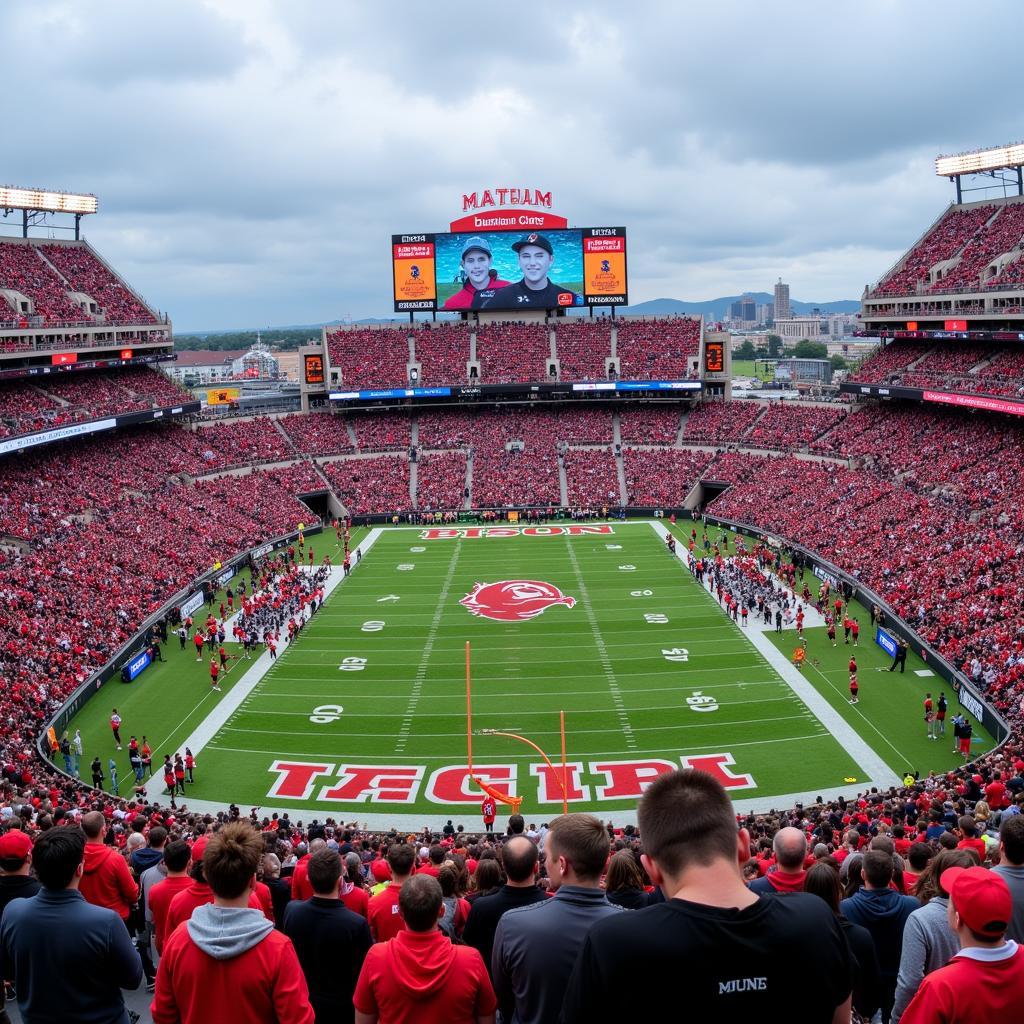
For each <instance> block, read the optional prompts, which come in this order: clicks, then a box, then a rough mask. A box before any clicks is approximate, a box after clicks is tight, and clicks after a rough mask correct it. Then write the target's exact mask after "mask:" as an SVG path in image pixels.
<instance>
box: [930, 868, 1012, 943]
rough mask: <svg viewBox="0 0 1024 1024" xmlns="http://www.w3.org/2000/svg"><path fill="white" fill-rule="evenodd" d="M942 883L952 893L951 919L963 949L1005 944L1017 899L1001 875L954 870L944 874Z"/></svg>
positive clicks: (985, 869)
mask: <svg viewBox="0 0 1024 1024" xmlns="http://www.w3.org/2000/svg"><path fill="white" fill-rule="evenodd" d="M939 883H940V885H941V886H942V888H943V889H944V890H945V891H946V892H948V893H949V907H948V910H947V920H948V921H949V926H950V927H951V928H952V929H953V931H955V932H956V934H957V936H958V937H959V939H960V945H961V947H967V946H996V945H999V944H1000V943H1002V941H1003V936H1004V935H1005V933H1006V929H1007V928H1008V927H1009V925H1010V918H1011V917H1012V915H1013V898H1012V897H1011V895H1010V889H1009V886H1007V884H1006V882H1005V881H1004V880H1003V878H1002V876H1001V875H998V874H996V873H995V872H994V871H989V870H988V869H987V868H983V867H970V868H961V867H953V868H947V869H946V870H945V871H943V873H942V876H941V877H940V879H939Z"/></svg>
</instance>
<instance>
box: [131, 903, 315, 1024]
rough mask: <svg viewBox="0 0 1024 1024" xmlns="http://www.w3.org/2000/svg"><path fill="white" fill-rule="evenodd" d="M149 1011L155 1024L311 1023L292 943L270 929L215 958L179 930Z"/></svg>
mask: <svg viewBox="0 0 1024 1024" xmlns="http://www.w3.org/2000/svg"><path fill="white" fill-rule="evenodd" d="M211 909H212V908H211ZM150 1012H151V1013H152V1014H153V1022H154V1024H211V1022H213V1021H245V1022H246V1024H313V1022H314V1017H313V1009H312V1007H311V1006H310V1005H309V989H308V988H307V986H306V979H305V976H304V975H303V973H302V968H301V967H300V966H299V958H298V957H297V956H296V955H295V947H294V946H293V945H292V941H291V939H289V938H288V937H287V936H286V935H283V934H282V933H281V932H278V931H274V930H273V929H271V930H270V931H269V932H267V934H266V936H265V937H263V938H262V939H260V940H259V941H258V942H257V943H256V944H255V945H253V946H251V947H250V948H248V949H246V950H245V951H244V952H242V953H240V954H238V955H237V956H231V955H225V956H218V957H216V958H215V957H214V956H211V955H210V954H209V953H207V952H205V951H204V950H203V949H201V948H200V947H199V946H198V945H197V944H196V941H195V940H194V939H193V936H192V934H191V932H190V930H189V925H187V924H186V925H185V926H184V927H182V928H178V929H177V930H176V931H175V932H174V934H173V935H170V936H168V938H167V941H166V942H165V943H164V951H163V955H162V956H161V957H160V966H159V968H158V969H157V976H156V993H155V994H154V996H153V1004H152V1006H151V1007H150Z"/></svg>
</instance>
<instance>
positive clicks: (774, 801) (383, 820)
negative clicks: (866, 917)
mask: <svg viewBox="0 0 1024 1024" xmlns="http://www.w3.org/2000/svg"><path fill="white" fill-rule="evenodd" d="M597 522H600V521H596V520H595V521H594V524H595V525H596V523H597ZM608 522H609V525H612V526H640V525H647V526H649V527H650V528H651V529H653V530H654V532H655V534H656V536H657V537H658V538H659V540H661V542H662V543H664V540H665V534H666V533H667V532H668V531H667V526H668V524H667V521H659V520H655V519H647V520H642V519H641V520H637V519H633V520H610V521H608ZM685 522H686V520H680V521H679V523H677V525H682V524H685ZM556 525H557V524H556ZM584 525H587V524H584ZM441 528H443V525H442V527H441ZM424 529H430V527H426V526H404V527H401V526H400V527H393V526H389V527H385V528H381V527H375V528H374V529H372V530H371V531H370V533H369V534H368V535H367V537H366V538H365V539H364V540H363V542H362V543H361V544H360V545H359V547H360V549H361V550H362V552H363V554H364V555H366V554H367V553H368V552H369V550H370V549H371V548H372V547H373V545H374V544H375V543H376V542H377V540H378V539H379V538H380V536H381V535H382V534H383V533H384V532H385V530H387V532H389V533H392V532H409V533H412V532H416V533H418V532H420V531H421V530H424ZM453 539H454V538H453ZM552 539H553V538H552ZM676 541H677V551H676V557H677V558H678V559H679V561H680V562H681V564H682V568H683V569H684V570H686V571H687V572H688V571H689V569H688V568H687V565H686V554H687V553H688V552H687V548H686V543H685V541H682V540H681V538H679V537H676ZM355 568H356V567H353V571H355ZM343 580H344V573H343V571H342V569H341V568H340V567H335V568H333V569H332V572H331V577H330V579H329V580H328V582H327V585H326V587H325V588H324V589H325V594H324V600H325V603H326V600H327V598H329V597H330V596H331V594H333V592H334V590H335V589H336V588H337V587H338V586H339V585H340V584H341V583H342V582H343ZM805 613H806V622H807V625H808V626H814V625H821V624H823V620H822V619H821V617H820V616H819V615H818V613H817V611H816V610H815V609H814V608H813V607H809V608H806V609H805ZM722 614H723V615H724V612H723V613H722ZM735 628H736V630H737V631H738V632H739V633H740V634H741V635H744V636H747V637H749V639H750V641H751V643H752V644H753V645H754V647H755V649H756V650H757V651H758V652H759V653H760V654H761V656H762V657H763V658H764V659H765V661H766V662H768V664H769V665H770V666H771V667H772V668H773V669H774V670H775V672H776V673H778V675H779V677H780V678H781V679H782V680H783V681H784V682H785V683H786V684H787V685H788V686H789V687H790V689H791V690H792V691H793V692H794V693H795V694H796V696H797V697H798V698H799V699H800V700H801V701H802V702H803V704H804V705H805V706H806V707H807V709H808V710H809V711H810V712H811V714H812V715H814V716H815V718H817V719H818V721H819V722H820V723H821V725H822V726H823V727H824V728H825V729H826V731H827V732H828V733H829V734H830V735H831V736H833V737H834V738H835V739H836V740H837V741H838V742H839V743H840V745H841V746H842V747H843V748H844V749H845V750H846V751H847V753H849V754H850V756H851V757H853V758H854V759H855V760H856V761H857V763H858V764H859V765H860V767H861V768H862V769H863V770H864V771H867V772H869V773H870V776H871V777H870V778H868V779H859V780H858V781H857V782H856V783H850V784H848V785H846V786H844V787H839V788H834V789H819V790H808V791H805V792H800V793H783V794H776V795H768V796H760V795H758V796H749V797H745V796H744V795H743V793H742V791H741V792H737V793H736V794H735V795H733V794H730V799H731V800H732V802H733V805H734V807H735V808H736V811H737V813H747V812H750V813H754V814H761V813H766V812H768V811H772V810H776V809H780V808H788V807H792V806H793V805H794V804H797V803H803V804H810V803H813V802H814V801H815V800H816V799H817V798H818V797H821V798H822V799H824V800H832V799H835V798H837V797H839V796H845V797H847V798H851V797H853V796H855V795H856V794H857V793H861V792H864V791H866V790H869V789H871V788H872V787H876V786H877V787H878V788H879V789H888V788H889V787H890V786H894V785H897V784H898V783H899V781H900V778H899V776H898V775H897V774H896V773H895V772H894V771H892V769H890V768H889V767H888V766H887V765H886V764H885V762H884V761H883V760H882V759H881V758H880V757H879V756H878V755H877V754H876V753H875V752H874V750H872V748H871V747H870V746H869V745H868V744H867V742H866V741H865V740H863V739H862V738H861V737H860V736H859V735H858V733H857V732H856V731H855V730H854V729H853V727H852V726H850V725H849V724H848V723H847V722H846V721H844V720H843V718H842V716H841V715H840V714H839V713H838V712H837V711H836V710H835V709H834V708H833V707H832V706H831V705H830V704H829V703H828V701H826V700H825V698H824V697H822V696H821V695H820V694H819V693H818V691H817V690H815V689H814V687H813V686H812V685H811V684H810V683H809V682H808V681H807V680H806V679H805V678H804V677H803V675H802V674H801V673H800V672H798V671H797V670H796V668H794V667H793V666H792V665H791V664H790V662H789V660H788V659H787V658H786V657H785V655H783V654H782V653H781V652H780V651H779V650H778V649H777V648H776V647H775V646H774V644H772V643H771V641H770V640H768V639H767V638H766V637H765V636H764V632H765V631H766V630H767V629H769V628H771V629H774V626H772V627H766V626H764V625H763V624H762V627H761V628H757V627H756V626H755V624H754V623H753V621H751V624H750V625H749V626H748V627H747V628H746V629H744V628H742V627H741V626H739V625H736V627H735ZM790 629H792V627H790ZM272 664H273V662H272V661H271V660H270V654H269V652H264V653H263V654H261V655H260V657H259V658H257V659H256V661H254V662H253V664H252V667H251V668H250V669H249V670H248V672H246V674H245V675H244V676H243V677H242V679H241V680H240V681H239V682H238V684H237V685H236V686H234V687H233V688H232V689H231V691H230V692H229V693H227V694H226V695H225V697H224V698H223V699H222V700H221V702H220V703H219V704H218V705H217V706H216V708H214V709H213V711H212V712H211V713H210V714H209V715H208V716H207V717H206V718H205V719H203V721H202V722H201V723H200V724H199V725H198V726H197V728H196V729H195V730H194V731H193V733H192V734H191V735H190V736H189V737H188V739H186V740H185V741H184V742H182V743H181V744H179V745H178V749H179V750H184V748H185V747H186V746H187V747H188V748H189V749H190V750H191V751H192V752H193V754H195V755H196V756H197V757H196V760H197V768H198V767H200V765H199V759H198V755H199V753H200V752H201V751H202V750H203V748H204V747H205V746H206V745H207V744H208V743H209V742H210V741H211V740H212V739H213V738H214V736H216V735H217V733H218V732H219V731H220V730H221V729H222V728H223V727H224V726H225V725H226V724H227V722H228V720H229V719H230V718H231V717H232V716H233V715H234V714H235V713H236V712H237V711H238V710H239V708H240V707H241V705H242V704H243V703H244V701H245V700H246V699H247V698H248V697H249V695H250V694H251V693H252V692H253V690H255V688H256V686H257V685H258V684H259V683H260V681H261V680H262V679H263V677H264V676H265V675H266V674H267V672H268V671H269V670H270V667H271V665H272ZM208 696H209V695H207V696H204V698H203V699H204V700H205V699H207V698H208ZM161 753H163V752H162V751H161ZM394 760H395V758H394V757H387V758H372V757H361V758H360V761H361V762H365V763H369V764H372V763H373V762H374V761H381V762H386V763H393V762H394ZM577 760H582V761H583V762H584V763H585V764H586V763H588V762H590V761H593V760H599V758H597V757H596V756H594V757H591V756H589V755H587V756H584V757H581V758H578V759H577ZM158 770H159V769H158ZM163 789H164V786H163V782H162V776H161V777H158V775H157V774H154V775H153V777H152V779H150V781H149V783H148V784H147V786H146V795H147V797H149V799H151V800H154V801H158V802H159V803H161V804H163V805H165V804H166V801H167V799H168V798H166V797H164V796H162V793H163ZM229 802H230V798H229V797H228V798H227V799H224V800H198V799H197V800H189V799H188V797H187V795H186V796H185V797H183V798H181V801H180V803H179V814H180V813H181V809H182V808H187V809H188V810H189V811H193V812H199V813H204V814H205V813H211V814H216V813H217V812H218V811H222V810H224V809H225V807H226V804H227V803H229ZM372 806H373V805H372V804H367V805H366V806H365V807H358V808H355V807H350V808H346V809H342V808H340V807H338V808H332V807H330V806H329V805H323V806H307V807H304V808H301V807H298V808H297V807H294V806H270V805H267V806H263V805H261V806H260V807H259V809H258V813H259V816H260V817H263V816H269V815H271V814H274V813H276V814H278V815H282V816H283V815H285V814H287V815H288V816H289V818H290V819H292V820H293V821H304V820H311V819H313V818H317V819H323V818H325V817H330V818H333V819H334V820H336V821H339V822H349V823H356V824H358V825H359V826H360V827H362V828H366V829H377V830H380V829H389V828H392V827H393V828H396V829H400V830H405V831H408V830H415V831H419V830H421V829H422V828H423V826H424V824H425V823H429V822H430V820H431V819H433V818H434V814H435V812H433V811H431V810H427V811H418V812H415V813H402V812H400V811H396V812H394V813H389V812H388V811H378V810H370V808H371V807H372ZM437 806H438V810H437V812H436V814H437V822H438V829H437V831H440V825H441V824H442V823H443V821H444V820H447V819H448V818H451V819H452V820H453V821H454V822H455V824H456V825H458V824H465V825H466V831H467V832H468V833H470V834H474V833H476V832H482V831H483V828H482V827H480V828H477V827H476V824H477V821H478V819H479V817H480V814H479V807H478V805H477V803H476V802H475V801H474V802H473V803H467V804H466V806H465V808H464V809H463V811H461V812H460V811H459V810H458V809H457V807H456V805H452V804H443V805H442V804H438V805H437ZM241 810H242V811H243V812H244V811H245V808H244V807H243V808H241ZM560 810H561V804H560V802H558V803H557V805H556V803H553V804H551V806H550V808H549V809H546V810H541V811H538V812H537V813H536V814H533V815H531V820H533V821H535V822H538V823H539V822H541V821H546V820H550V819H551V818H553V817H555V816H557V815H558V814H559V813H560ZM593 812H594V813H596V814H597V815H598V816H600V817H602V818H604V819H606V820H610V821H613V822H614V823H615V824H616V825H635V824H636V823H637V821H636V809H635V808H628V809H625V810H623V809H613V808H608V809H606V810H604V809H602V808H601V807H600V805H599V804H598V805H597V806H595V807H594V808H593ZM460 813H461V815H462V819H463V820H462V821H461V822H460V821H455V819H456V818H457V817H459V815H460Z"/></svg>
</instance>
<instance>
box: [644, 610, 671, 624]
mask: <svg viewBox="0 0 1024 1024" xmlns="http://www.w3.org/2000/svg"><path fill="white" fill-rule="evenodd" d="M644 618H645V619H646V620H647V621H648V622H651V623H654V624H656V625H659V626H661V625H664V624H665V623H666V622H668V616H667V615H662V614H661V612H648V613H647V614H646V615H645V616H644Z"/></svg>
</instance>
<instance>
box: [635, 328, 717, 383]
mask: <svg viewBox="0 0 1024 1024" xmlns="http://www.w3.org/2000/svg"><path fill="white" fill-rule="evenodd" d="M616 323H617V327H616V336H617V342H616V346H617V347H616V353H617V355H618V358H619V376H620V377H621V378H622V379H623V380H685V379H686V378H688V377H695V376H697V373H696V370H695V369H694V367H695V365H696V360H697V354H698V352H699V350H700V335H701V320H700V319H699V318H698V319H690V318H689V317H669V318H667V319H654V320H619V321H617V322H616Z"/></svg>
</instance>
